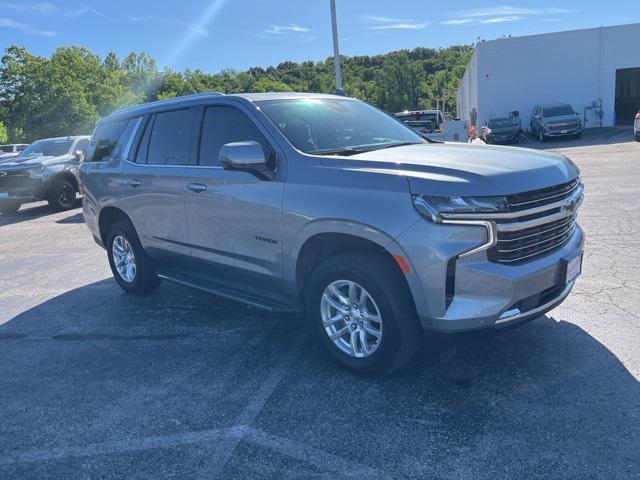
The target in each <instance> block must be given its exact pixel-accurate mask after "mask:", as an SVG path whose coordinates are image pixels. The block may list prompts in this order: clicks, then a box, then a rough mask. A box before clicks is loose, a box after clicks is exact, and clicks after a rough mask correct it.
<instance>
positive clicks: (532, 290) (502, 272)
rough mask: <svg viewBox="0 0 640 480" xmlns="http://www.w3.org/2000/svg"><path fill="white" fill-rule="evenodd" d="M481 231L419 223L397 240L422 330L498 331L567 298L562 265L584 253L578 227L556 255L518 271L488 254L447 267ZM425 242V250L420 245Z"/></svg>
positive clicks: (525, 264)
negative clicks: (405, 259) (407, 260)
mask: <svg viewBox="0 0 640 480" xmlns="http://www.w3.org/2000/svg"><path fill="white" fill-rule="evenodd" d="M483 230H484V229H483V228H480V227H475V228H474V227H471V226H468V227H463V226H458V225H433V224H429V223H428V222H426V221H425V222H418V223H417V224H416V225H414V226H413V227H412V228H411V229H409V230H407V231H406V232H404V233H403V235H401V237H399V238H398V241H399V242H400V244H401V245H402V246H403V248H404V250H405V252H406V253H407V255H408V257H409V258H410V264H411V267H412V269H413V274H414V277H413V278H411V279H408V280H409V287H410V289H411V292H412V295H413V298H414V303H415V305H416V309H417V312H418V316H419V318H420V322H421V324H422V327H423V328H424V329H425V330H430V331H437V332H448V333H456V332H465V331H472V330H480V329H498V328H502V327H506V326H509V325H513V324H517V323H520V322H524V321H526V320H529V319H532V318H536V317H538V316H540V315H543V314H544V313H546V312H547V311H548V310H551V309H552V308H554V307H556V306H557V305H559V304H560V303H562V301H563V300H564V299H565V298H566V297H567V295H568V294H569V292H570V291H571V289H572V287H573V282H570V283H567V284H565V283H564V280H563V278H564V270H563V259H565V258H570V257H574V256H576V255H579V254H581V253H582V248H583V243H584V235H583V233H582V230H581V229H580V228H579V227H578V226H576V228H575V231H574V232H573V235H572V236H571V238H570V240H569V241H568V242H567V243H566V244H564V245H563V246H562V247H560V248H558V249H557V250H554V251H552V252H551V253H549V254H547V255H544V256H541V257H538V258H535V259H533V260H531V261H528V262H524V263H520V264H518V265H507V264H502V263H496V262H492V261H490V260H489V257H488V254H487V252H486V251H481V252H478V253H475V254H472V255H469V256H466V257H464V258H458V259H457V261H456V262H454V263H453V268H452V267H451V264H450V262H449V261H448V260H449V259H450V258H451V251H452V249H456V248H461V249H462V250H461V251H463V250H464V246H465V242H472V241H473V240H472V235H474V234H482V231H483ZM425 238H428V239H429V246H428V248H425V247H426V245H425V242H424V239H425Z"/></svg>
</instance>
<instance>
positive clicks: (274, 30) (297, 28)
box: [264, 23, 310, 35]
mask: <svg viewBox="0 0 640 480" xmlns="http://www.w3.org/2000/svg"><path fill="white" fill-rule="evenodd" d="M308 32H310V29H309V28H307V27H303V26H302V25H297V24H295V23H285V24H282V25H269V26H268V27H267V28H265V29H264V33H265V34H266V35H284V34H287V33H308Z"/></svg>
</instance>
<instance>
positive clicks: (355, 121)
mask: <svg viewBox="0 0 640 480" xmlns="http://www.w3.org/2000/svg"><path fill="white" fill-rule="evenodd" d="M256 103H257V104H258V105H259V106H260V108H261V109H262V111H263V112H264V113H265V115H267V117H269V119H271V121H272V122H273V123H274V124H275V125H276V127H278V128H279V129H280V131H281V132H282V133H283V134H284V135H285V137H287V139H288V140H289V141H290V142H291V143H292V144H293V145H294V146H295V147H296V148H297V149H298V150H302V151H303V152H306V153H311V154H329V155H330V154H339V155H340V154H344V155H346V154H353V153H358V152H364V151H370V150H378V149H381V148H389V147H393V146H398V145H404V144H407V143H426V142H425V141H424V140H423V139H422V138H421V137H420V135H419V134H418V133H416V132H415V131H414V130H412V129H411V128H409V127H407V126H406V125H404V124H402V123H401V122H398V121H396V120H395V119H393V118H392V117H390V116H389V115H387V114H386V113H384V112H381V111H380V110H378V109H376V108H374V107H372V106H371V105H369V104H367V103H364V102H360V101H357V100H349V99H344V100H342V99H334V98H331V99H320V98H303V99H291V100H266V101H260V102H256Z"/></svg>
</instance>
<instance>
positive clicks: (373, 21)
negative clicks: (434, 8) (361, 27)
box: [363, 15, 429, 30]
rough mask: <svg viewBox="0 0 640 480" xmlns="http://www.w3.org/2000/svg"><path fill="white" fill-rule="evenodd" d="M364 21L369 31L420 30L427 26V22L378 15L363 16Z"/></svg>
mask: <svg viewBox="0 0 640 480" xmlns="http://www.w3.org/2000/svg"><path fill="white" fill-rule="evenodd" d="M363 19H364V21H365V22H366V23H367V24H369V26H368V27H367V28H369V30H422V29H424V28H427V27H428V26H429V22H416V21H413V20H407V19H404V18H394V17H383V16H378V15H364V17H363Z"/></svg>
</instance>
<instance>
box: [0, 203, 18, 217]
mask: <svg viewBox="0 0 640 480" xmlns="http://www.w3.org/2000/svg"><path fill="white" fill-rule="evenodd" d="M18 210H20V203H19V202H13V201H8V202H2V203H0V213H1V214H3V215H15V214H16V213H18Z"/></svg>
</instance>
